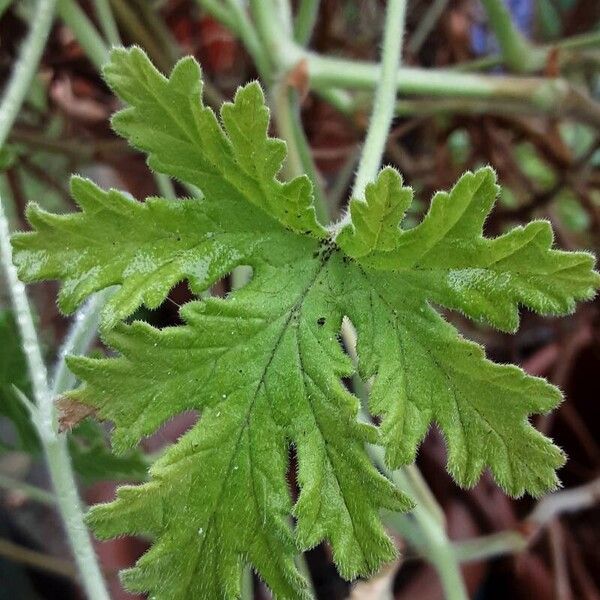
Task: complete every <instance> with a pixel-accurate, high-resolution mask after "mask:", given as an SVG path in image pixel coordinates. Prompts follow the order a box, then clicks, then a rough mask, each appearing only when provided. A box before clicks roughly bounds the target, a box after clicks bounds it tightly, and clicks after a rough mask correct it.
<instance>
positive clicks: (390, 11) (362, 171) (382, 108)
mask: <svg viewBox="0 0 600 600" xmlns="http://www.w3.org/2000/svg"><path fill="white" fill-rule="evenodd" d="M405 15H406V2H405V0H389V2H388V5H387V9H386V15H385V31H384V35H383V50H382V57H381V74H380V76H379V83H378V85H377V89H376V90H375V101H374V102H373V112H372V114H371V120H370V122H369V128H368V130H367V138H366V140H365V145H364V147H363V149H362V153H361V157H360V161H359V163H358V171H357V173H356V179H355V180H354V188H353V190H352V196H353V197H354V198H364V195H365V187H366V186H367V183H369V182H370V181H374V180H375V177H377V171H378V170H379V166H380V165H381V158H382V156H383V151H384V149H385V142H386V140H387V136H388V132H389V130H390V125H391V123H392V119H393V117H394V101H395V99H396V81H395V80H396V73H397V71H398V67H399V66H400V51H401V47H402V36H403V34H404V20H405Z"/></svg>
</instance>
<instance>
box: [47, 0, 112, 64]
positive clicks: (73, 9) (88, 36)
mask: <svg viewBox="0 0 600 600" xmlns="http://www.w3.org/2000/svg"><path fill="white" fill-rule="evenodd" d="M58 14H59V16H60V18H61V19H62V20H63V22H64V23H65V25H67V27H68V28H69V29H70V30H71V32H72V33H73V35H74V36H75V39H76V40H77V41H78V42H79V44H80V45H81V47H82V48H83V50H84V51H85V53H86V55H87V56H88V58H89V59H90V60H91V61H92V62H93V63H94V66H95V67H96V68H97V69H98V70H100V69H101V68H102V65H104V63H106V62H107V61H108V47H107V46H106V44H105V43H104V40H103V39H102V38H101V37H100V34H99V33H98V32H97V31H96V28H95V27H94V25H93V23H92V22H91V21H90V19H89V18H88V16H87V15H86V14H85V13H84V12H83V10H82V9H81V7H80V6H79V5H78V4H77V3H76V2H75V1H74V0H58Z"/></svg>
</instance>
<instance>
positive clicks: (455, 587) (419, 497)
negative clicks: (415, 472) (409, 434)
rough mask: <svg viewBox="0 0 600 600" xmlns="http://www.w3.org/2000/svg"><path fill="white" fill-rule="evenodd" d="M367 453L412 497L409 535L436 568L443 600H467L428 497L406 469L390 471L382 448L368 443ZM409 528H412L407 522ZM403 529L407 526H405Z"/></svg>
mask: <svg viewBox="0 0 600 600" xmlns="http://www.w3.org/2000/svg"><path fill="white" fill-rule="evenodd" d="M369 454H370V456H371V458H372V460H373V462H374V463H375V464H377V466H378V467H379V469H380V470H381V471H382V472H383V473H384V474H385V475H386V476H387V477H388V478H389V479H391V480H392V481H393V482H394V483H395V484H396V485H397V486H398V488H399V489H401V490H403V491H404V492H406V493H407V494H408V495H409V496H411V497H412V498H414V500H415V502H416V506H415V508H414V509H413V511H412V512H411V516H412V518H413V519H414V521H415V523H416V525H417V526H418V529H417V531H416V532H415V535H413V536H412V541H413V543H415V544H416V545H417V546H418V547H419V549H420V551H421V552H422V553H423V555H424V556H425V557H426V558H427V560H429V562H431V563H432V565H433V566H434V567H435V569H436V571H437V573H438V576H439V578H440V582H441V584H442V587H443V589H444V598H446V600H468V595H467V590H466V588H465V583H464V580H463V578H462V574H461V571H460V565H459V562H458V560H457V556H456V554H455V552H454V549H453V546H452V544H451V542H450V541H449V540H448V536H447V535H446V532H445V530H444V526H443V525H442V524H440V522H439V520H438V518H437V517H436V515H434V514H433V513H432V512H431V511H430V510H429V504H428V502H429V498H427V497H424V496H423V494H422V491H423V489H422V488H421V487H420V486H415V485H414V481H413V479H412V477H411V476H410V475H408V474H407V472H406V469H399V470H397V471H390V470H389V469H388V468H387V465H386V464H385V458H384V451H383V449H382V448H381V447H380V446H369ZM430 493H431V492H429V494H430ZM408 527H409V528H411V527H410V525H408ZM404 528H405V529H406V527H404ZM411 529H412V528H411Z"/></svg>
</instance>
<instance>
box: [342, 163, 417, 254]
mask: <svg viewBox="0 0 600 600" xmlns="http://www.w3.org/2000/svg"><path fill="white" fill-rule="evenodd" d="M365 198H366V201H363V200H356V199H353V200H352V201H351V202H350V214H351V216H352V221H351V223H349V224H348V225H346V226H345V227H344V228H343V229H342V231H341V232H340V234H339V235H338V237H337V239H336V242H337V243H338V244H339V245H340V246H341V247H342V248H343V249H344V251H345V252H346V254H348V256H351V257H352V258H364V257H367V256H370V255H373V254H376V253H377V252H387V251H390V250H393V249H394V248H396V247H397V245H398V243H399V241H400V230H399V228H398V224H399V223H400V221H401V220H402V218H403V217H404V213H405V211H406V209H407V208H408V207H409V205H410V203H411V200H412V190H411V189H410V188H407V187H402V178H401V177H400V175H399V174H398V173H397V172H396V171H395V170H394V169H392V168H391V167H387V168H385V169H383V170H382V171H381V172H380V173H379V176H378V178H377V181H375V182H374V183H369V184H367V188H366V190H365Z"/></svg>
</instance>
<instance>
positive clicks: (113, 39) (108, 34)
mask: <svg viewBox="0 0 600 600" xmlns="http://www.w3.org/2000/svg"><path fill="white" fill-rule="evenodd" d="M94 8H95V10H96V15H97V17H98V21H99V22H100V27H101V28H102V32H103V33H104V37H105V38H106V40H107V41H108V43H109V44H110V45H111V46H121V45H122V44H123V42H122V41H121V36H120V35H119V28H118V27H117V22H116V21H115V16H114V15H113V12H112V9H111V7H110V2H109V0H94Z"/></svg>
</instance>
